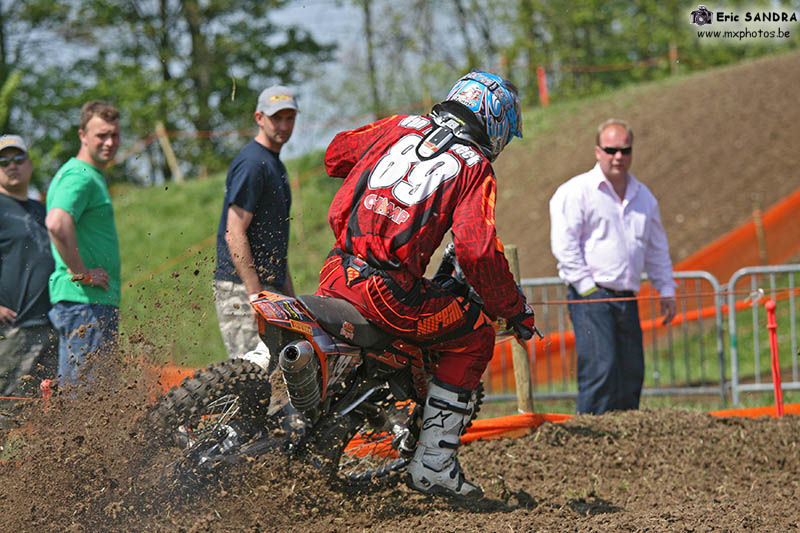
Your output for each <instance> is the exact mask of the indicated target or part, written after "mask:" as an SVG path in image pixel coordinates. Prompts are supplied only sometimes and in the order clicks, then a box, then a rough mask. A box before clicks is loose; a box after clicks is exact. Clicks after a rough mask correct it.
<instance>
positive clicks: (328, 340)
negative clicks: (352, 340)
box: [250, 291, 436, 399]
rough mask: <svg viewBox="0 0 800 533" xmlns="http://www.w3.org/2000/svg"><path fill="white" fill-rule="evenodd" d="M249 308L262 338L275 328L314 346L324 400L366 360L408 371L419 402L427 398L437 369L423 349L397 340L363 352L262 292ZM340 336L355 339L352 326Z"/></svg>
mask: <svg viewBox="0 0 800 533" xmlns="http://www.w3.org/2000/svg"><path fill="white" fill-rule="evenodd" d="M250 305H251V306H252V307H253V308H254V309H255V310H256V312H257V322H258V333H259V335H267V334H268V331H267V329H268V325H272V326H275V327H278V328H282V329H286V330H290V331H293V332H296V333H298V334H299V335H300V336H302V337H303V338H305V339H306V340H307V341H308V342H310V343H311V345H312V346H313V348H314V352H315V353H316V355H317V357H318V358H319V362H320V369H321V373H322V376H321V377H322V381H321V384H322V396H321V397H322V398H323V399H325V398H327V395H328V391H329V390H330V389H331V388H332V387H333V386H334V385H336V384H337V383H340V382H341V381H343V380H344V378H345V377H346V376H348V375H349V374H350V373H351V372H353V371H354V370H355V369H356V368H358V367H359V366H360V365H361V364H362V363H363V362H364V358H365V357H368V358H371V359H374V360H376V361H377V362H379V363H381V364H383V365H385V366H388V367H391V368H394V369H397V370H402V369H404V368H409V369H410V371H411V377H412V380H413V382H414V388H415V389H416V393H417V395H418V398H425V397H426V395H427V388H428V383H427V382H428V378H429V377H430V376H431V375H433V372H434V371H435V367H436V365H435V362H434V361H433V358H432V357H430V356H428V353H426V351H425V350H424V349H422V348H420V347H418V346H415V345H413V344H410V343H408V342H405V341H403V340H400V339H395V340H394V341H393V342H391V343H390V344H389V345H388V346H387V347H386V348H385V349H383V350H373V349H368V348H362V347H359V346H355V345H352V344H349V343H347V342H344V341H342V340H339V339H336V338H334V337H333V336H331V335H330V334H328V332H326V331H325V330H323V329H322V328H321V327H320V325H319V324H318V322H317V321H316V319H315V318H314V317H313V316H312V315H311V313H309V311H308V310H307V309H306V308H305V307H304V306H303V305H302V304H301V303H300V302H299V301H297V300H296V299H294V298H292V297H290V296H285V295H282V294H278V293H273V292H269V291H262V292H260V293H259V294H258V298H256V299H255V300H253V301H252V302H250ZM341 334H342V336H344V337H348V336H352V324H349V323H348V322H344V323H343V325H342V331H341ZM271 357H277V354H271Z"/></svg>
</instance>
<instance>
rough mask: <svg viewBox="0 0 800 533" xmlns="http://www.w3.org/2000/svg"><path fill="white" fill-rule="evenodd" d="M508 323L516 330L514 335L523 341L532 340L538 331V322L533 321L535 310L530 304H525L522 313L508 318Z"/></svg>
mask: <svg viewBox="0 0 800 533" xmlns="http://www.w3.org/2000/svg"><path fill="white" fill-rule="evenodd" d="M506 322H507V323H508V325H509V327H511V329H513V330H514V335H516V336H517V338H518V339H519V340H522V341H526V340H528V339H530V338H531V337H533V333H534V332H535V331H537V330H536V322H535V321H534V319H533V308H532V307H531V306H530V305H528V304H525V308H524V309H523V310H522V312H521V313H519V314H517V315H514V316H512V317H510V318H507V319H506Z"/></svg>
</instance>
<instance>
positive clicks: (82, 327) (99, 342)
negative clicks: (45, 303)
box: [48, 302, 119, 385]
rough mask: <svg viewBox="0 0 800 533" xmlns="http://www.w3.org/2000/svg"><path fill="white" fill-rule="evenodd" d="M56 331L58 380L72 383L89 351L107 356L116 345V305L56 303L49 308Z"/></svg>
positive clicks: (117, 318) (76, 381) (117, 313)
mask: <svg viewBox="0 0 800 533" xmlns="http://www.w3.org/2000/svg"><path fill="white" fill-rule="evenodd" d="M48 315H49V316H50V321H51V322H52V323H53V327H54V328H55V329H56V331H57V332H58V341H59V342H58V376H59V383H60V384H63V385H75V384H76V383H78V372H79V371H80V370H82V369H81V368H80V367H81V365H82V364H83V363H84V362H85V361H86V357H87V356H88V355H89V354H90V353H95V354H97V355H99V356H109V355H112V354H113V353H115V351H116V348H117V330H118V329H119V308H117V307H116V306H113V305H101V304H84V303H77V302H58V303H56V304H55V305H53V308H52V309H50V313H48Z"/></svg>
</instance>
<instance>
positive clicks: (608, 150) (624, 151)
mask: <svg viewBox="0 0 800 533" xmlns="http://www.w3.org/2000/svg"><path fill="white" fill-rule="evenodd" d="M600 149H601V150H602V151H604V152H605V153H607V154H608V155H616V153H617V152H622V155H630V154H631V151H633V146H626V147H625V148H612V147H610V146H601V147H600Z"/></svg>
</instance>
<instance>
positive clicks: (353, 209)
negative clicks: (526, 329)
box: [325, 115, 524, 318]
mask: <svg viewBox="0 0 800 533" xmlns="http://www.w3.org/2000/svg"><path fill="white" fill-rule="evenodd" d="M433 126H434V125H433V123H432V121H431V119H430V118H429V117H426V116H417V115H395V116H391V117H388V118H385V119H383V120H379V121H377V122H374V123H372V124H368V125H366V126H363V127H361V128H358V129H355V130H351V131H345V132H341V133H339V134H337V135H336V137H334V139H333V141H332V142H331V144H330V145H329V146H328V149H327V151H326V152H325V168H326V169H327V171H328V174H329V175H330V176H333V177H338V178H344V184H343V185H342V186H341V187H340V188H339V191H338V192H337V193H336V196H335V197H334V199H333V202H332V203H331V207H330V210H329V212H328V222H329V223H330V225H331V228H333V233H334V235H335V236H336V248H339V249H341V250H343V251H345V252H347V253H349V254H352V255H355V256H358V257H361V258H362V259H365V260H366V261H367V262H368V263H369V264H370V265H372V266H373V267H376V268H380V269H382V270H384V271H385V272H386V273H387V274H388V275H390V276H392V278H394V279H395V280H396V281H397V282H398V283H400V284H401V285H402V286H404V287H408V286H409V285H410V283H412V282H413V281H414V280H416V279H417V278H421V277H422V276H423V275H424V273H425V270H426V267H427V266H428V263H429V261H430V259H431V255H432V254H433V252H434V251H435V250H436V249H437V248H438V247H439V245H440V244H441V242H442V239H443V238H444V236H445V234H446V233H447V232H448V231H449V230H450V229H451V228H452V230H453V242H454V244H455V250H456V256H457V257H458V262H459V265H460V266H461V268H462V270H463V271H464V274H465V275H466V278H467V280H468V281H469V283H470V284H471V285H472V287H473V288H474V289H475V290H476V291H477V292H478V294H480V296H481V298H483V302H484V307H485V308H486V311H487V313H488V314H490V315H492V316H493V317H495V316H502V317H506V318H508V317H511V316H514V315H516V314H518V313H520V312H522V310H523V305H524V301H523V298H522V295H521V294H520V293H519V291H518V290H517V287H516V283H515V282H514V277H513V276H512V275H511V272H510V271H509V268H508V262H507V261H506V258H505V256H504V255H503V247H502V244H501V243H500V240H499V239H498V238H497V232H496V230H495V220H494V208H495V192H496V188H497V182H496V180H495V177H494V173H493V171H492V166H491V164H490V162H489V160H488V159H487V158H486V157H485V156H484V155H483V154H481V153H480V152H479V151H478V150H477V149H475V148H474V147H472V146H471V145H469V144H465V143H464V144H462V143H458V141H457V143H456V144H452V145H451V146H450V147H449V148H448V149H447V150H446V151H443V152H440V153H438V154H437V155H435V156H434V157H432V158H430V159H425V160H420V158H419V157H418V155H417V151H416V147H417V145H418V144H419V143H420V141H421V140H422V138H423V137H425V135H426V134H427V133H428V132H429V131H430V129H431V128H432V127H433Z"/></svg>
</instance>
